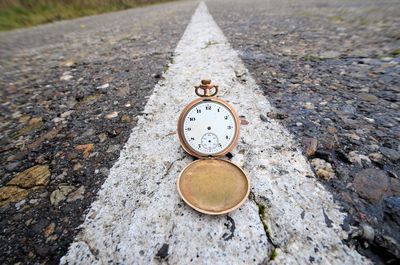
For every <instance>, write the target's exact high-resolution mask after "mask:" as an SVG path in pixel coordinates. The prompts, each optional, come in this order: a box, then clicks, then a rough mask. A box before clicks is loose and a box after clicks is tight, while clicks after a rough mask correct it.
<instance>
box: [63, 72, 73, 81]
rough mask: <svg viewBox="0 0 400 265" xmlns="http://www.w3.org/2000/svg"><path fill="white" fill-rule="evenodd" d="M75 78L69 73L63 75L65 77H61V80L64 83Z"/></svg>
mask: <svg viewBox="0 0 400 265" xmlns="http://www.w3.org/2000/svg"><path fill="white" fill-rule="evenodd" d="M72 78H73V76H72V75H70V74H69V72H65V73H63V75H62V76H61V77H60V80H62V81H68V80H71V79H72Z"/></svg>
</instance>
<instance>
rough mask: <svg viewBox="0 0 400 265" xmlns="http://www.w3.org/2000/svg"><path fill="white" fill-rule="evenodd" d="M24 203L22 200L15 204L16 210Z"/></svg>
mask: <svg viewBox="0 0 400 265" xmlns="http://www.w3.org/2000/svg"><path fill="white" fill-rule="evenodd" d="M25 202H26V201H25V200H22V201H20V202H17V203H16V204H15V208H16V209H17V210H19V209H20V208H21V206H22V205H24V204H25Z"/></svg>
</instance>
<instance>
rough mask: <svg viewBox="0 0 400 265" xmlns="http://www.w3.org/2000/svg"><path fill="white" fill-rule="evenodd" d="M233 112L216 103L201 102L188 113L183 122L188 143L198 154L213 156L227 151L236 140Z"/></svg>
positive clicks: (184, 134)
mask: <svg viewBox="0 0 400 265" xmlns="http://www.w3.org/2000/svg"><path fill="white" fill-rule="evenodd" d="M236 126H237V124H236V122H235V118H234V116H233V114H232V112H231V111H230V110H229V109H228V108H227V107H226V106H224V105H223V104H221V103H218V102H215V101H201V102H199V103H198V104H196V105H194V106H193V107H192V108H191V109H189V111H188V112H187V114H186V116H185V117H184V122H183V128H182V129H183V136H184V138H185V141H186V143H187V144H188V145H189V146H190V147H191V148H192V149H193V150H195V151H196V152H198V153H201V154H204V155H213V154H217V153H219V152H221V151H223V150H225V149H226V148H227V147H228V146H229V145H230V144H231V143H232V141H233V140H234V139H235V133H236Z"/></svg>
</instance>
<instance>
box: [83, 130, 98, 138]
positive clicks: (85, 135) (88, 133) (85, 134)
mask: <svg viewBox="0 0 400 265" xmlns="http://www.w3.org/2000/svg"><path fill="white" fill-rule="evenodd" d="M95 133H96V131H95V130H94V129H89V130H87V131H85V132H84V133H83V134H82V137H89V136H92V135H93V134H95Z"/></svg>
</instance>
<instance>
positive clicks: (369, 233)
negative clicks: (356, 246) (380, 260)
mask: <svg viewBox="0 0 400 265" xmlns="http://www.w3.org/2000/svg"><path fill="white" fill-rule="evenodd" d="M361 229H362V237H363V238H364V239H366V240H367V241H369V242H372V241H374V238H375V230H374V229H373V228H372V227H371V226H370V225H368V224H365V223H364V224H362V225H361Z"/></svg>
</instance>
